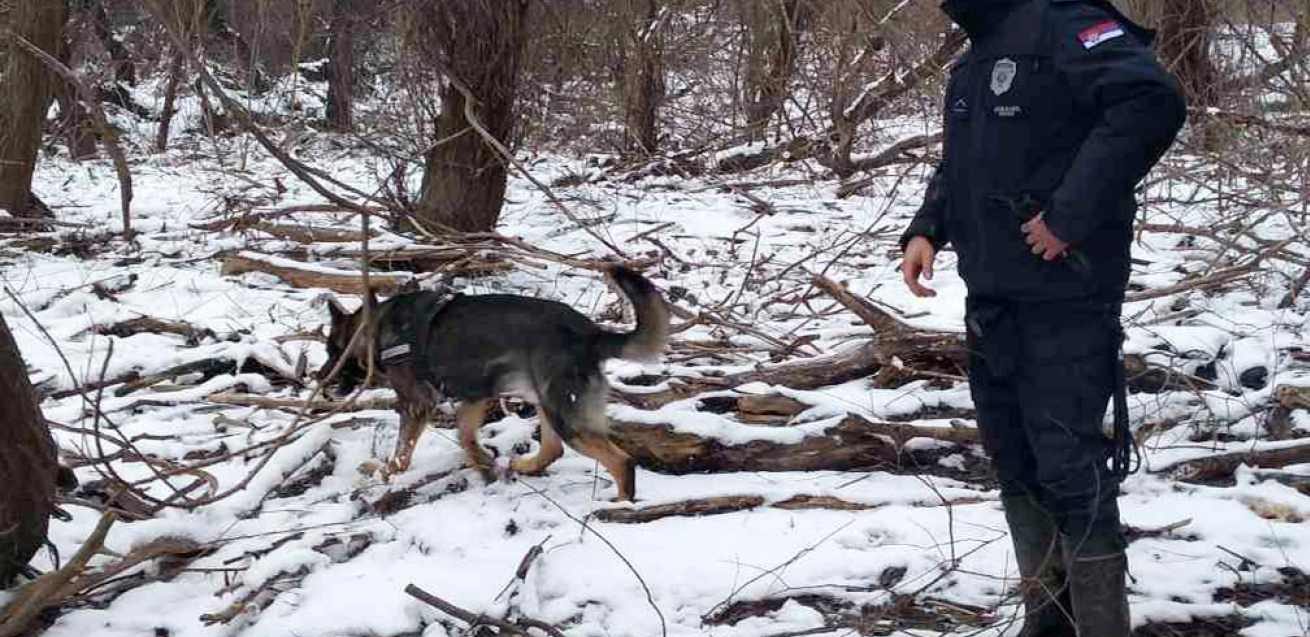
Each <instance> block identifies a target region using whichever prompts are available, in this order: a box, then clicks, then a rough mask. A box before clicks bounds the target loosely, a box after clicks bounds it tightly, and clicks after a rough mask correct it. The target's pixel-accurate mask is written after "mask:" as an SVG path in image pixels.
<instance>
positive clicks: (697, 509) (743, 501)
mask: <svg viewBox="0 0 1310 637" xmlns="http://www.w3.org/2000/svg"><path fill="white" fill-rule="evenodd" d="M763 505H764V496H759V495H723V496H716V497H712V498H698V499H695V500H683V501H682V502H670V503H669V504H657V505H654V506H648V507H642V508H640V509H601V510H599V511H597V512H596V513H595V515H593V516H592V517H594V518H595V519H597V520H600V521H601V522H612V523H617V524H640V523H643V522H653V521H655V520H660V519H663V518H669V517H696V516H701V515H717V514H720V513H733V512H735V511H745V510H747V509H754V508H756V507H760V506H763Z"/></svg>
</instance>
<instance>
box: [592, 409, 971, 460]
mask: <svg viewBox="0 0 1310 637" xmlns="http://www.w3.org/2000/svg"><path fill="white" fill-rule="evenodd" d="M742 426H743V427H747V426H749V425H742ZM611 435H612V437H613V438H614V442H615V444H617V445H619V446H620V447H622V448H623V450H624V451H626V452H627V453H628V454H629V455H631V456H632V457H633V459H635V460H636V461H637V464H638V465H639V466H641V467H643V468H646V469H650V470H652V471H659V472H664V473H672V474H683V473H704V472H715V471H841V470H849V469H879V470H898V469H905V470H919V469H921V468H922V467H923V466H924V465H925V464H931V463H933V462H935V461H936V459H937V458H938V457H941V456H943V455H947V454H949V453H958V449H954V448H948V450H942V449H933V450H931V451H908V450H906V449H904V443H905V442H906V441H908V440H910V439H912V438H929V439H933V440H938V441H941V442H948V443H951V444H952V445H964V446H968V445H973V444H976V443H977V442H978V432H977V431H976V430H974V429H954V428H949V427H915V426H912V425H904V424H900V423H884V422H873V421H870V420H867V419H865V418H862V417H860V416H857V415H853V414H852V415H849V416H847V417H846V418H845V419H843V420H842V421H841V422H840V423H838V424H836V425H834V426H833V427H831V428H829V429H828V430H827V431H825V432H824V433H822V434H816V435H812V436H806V437H805V438H804V439H802V440H801V441H800V442H796V443H783V442H773V441H769V440H752V441H750V442H746V443H740V444H737V443H725V442H723V441H721V440H718V439H715V438H706V437H703V436H699V435H697V434H693V433H687V432H682V431H674V430H673V428H672V427H669V426H662V425H644V424H637V423H625V422H615V423H614V426H613V429H612V432H611Z"/></svg>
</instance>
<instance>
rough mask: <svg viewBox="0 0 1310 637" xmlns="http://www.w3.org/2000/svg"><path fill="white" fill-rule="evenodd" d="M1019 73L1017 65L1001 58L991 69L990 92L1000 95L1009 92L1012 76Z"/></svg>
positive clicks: (1012, 82) (1012, 81)
mask: <svg viewBox="0 0 1310 637" xmlns="http://www.w3.org/2000/svg"><path fill="white" fill-rule="evenodd" d="M1018 72H1019V65H1017V64H1015V63H1014V60H1011V59H1010V58H1001V59H999V60H997V61H996V65H995V66H993V67H992V92H993V93H995V94H997V95H1001V94H1003V93H1005V92H1006V91H1008V90H1010V85H1012V84H1014V76H1015V74H1017V73H1018Z"/></svg>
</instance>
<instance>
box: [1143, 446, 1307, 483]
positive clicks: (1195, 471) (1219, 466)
mask: <svg viewBox="0 0 1310 637" xmlns="http://www.w3.org/2000/svg"><path fill="white" fill-rule="evenodd" d="M1306 462H1310V444H1301V445H1295V446H1290V447H1279V448H1276V449H1260V450H1257V451H1234V452H1232V453H1223V454H1219V455H1214V456H1206V457H1204V458H1197V459H1195V460H1186V461H1184V462H1179V463H1176V464H1173V465H1170V466H1167V467H1165V468H1163V469H1161V470H1160V473H1167V474H1169V475H1170V476H1171V477H1173V478H1174V479H1176V480H1181V481H1183V482H1196V483H1217V482H1229V481H1231V480H1232V479H1233V472H1234V471H1237V468H1238V467H1240V466H1242V465H1247V466H1250V467H1262V468H1265V469H1278V468H1281V467H1286V466H1288V465H1293V464H1302V463H1306Z"/></svg>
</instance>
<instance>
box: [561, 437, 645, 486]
mask: <svg viewBox="0 0 1310 637" xmlns="http://www.w3.org/2000/svg"><path fill="white" fill-rule="evenodd" d="M569 433H570V434H571V435H570V436H569V446H570V447H573V448H574V449H577V450H578V452H580V453H581V454H582V455H584V456H587V457H588V458H592V459H594V460H597V461H599V462H600V464H601V466H603V467H605V470H606V471H608V472H609V474H610V475H611V476H613V477H614V482H615V484H616V485H617V486H618V488H619V494H618V497H616V498H614V500H615V501H616V502H621V501H627V502H632V501H633V500H634V499H636V495H637V469H636V463H635V462H633V460H632V456H629V455H628V454H627V452H625V451H624V450H622V449H620V448H619V446H618V445H616V444H614V441H612V440H610V438H609V436H606V435H605V434H603V433H600V432H596V431H590V430H587V429H574V430H570V431H569Z"/></svg>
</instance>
